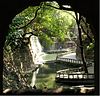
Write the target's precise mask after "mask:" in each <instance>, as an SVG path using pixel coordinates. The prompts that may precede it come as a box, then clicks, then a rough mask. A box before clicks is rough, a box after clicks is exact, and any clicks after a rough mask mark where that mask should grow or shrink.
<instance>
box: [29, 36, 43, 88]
mask: <svg viewBox="0 0 100 96" xmlns="http://www.w3.org/2000/svg"><path fill="white" fill-rule="evenodd" d="M29 49H30V52H31V55H32V59H33V62H34V64H33V68H34V70H35V71H33V76H32V80H31V84H30V85H31V86H32V87H33V86H34V85H35V81H36V75H37V74H38V72H39V66H40V65H42V64H43V63H44V60H43V59H42V53H43V52H42V47H41V44H40V42H39V39H38V37H36V36H34V35H32V36H31V37H30V44H29Z"/></svg>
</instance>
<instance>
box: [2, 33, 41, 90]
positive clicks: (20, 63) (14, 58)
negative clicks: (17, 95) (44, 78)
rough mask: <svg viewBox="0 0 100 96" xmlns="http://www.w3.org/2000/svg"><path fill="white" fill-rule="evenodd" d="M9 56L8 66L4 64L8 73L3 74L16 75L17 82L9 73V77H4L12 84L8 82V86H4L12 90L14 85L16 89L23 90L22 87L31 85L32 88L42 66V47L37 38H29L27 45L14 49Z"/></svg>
mask: <svg viewBox="0 0 100 96" xmlns="http://www.w3.org/2000/svg"><path fill="white" fill-rule="evenodd" d="M11 54H12V55H11V57H10V58H11V62H10V66H9V64H6V63H5V65H6V67H7V66H8V67H10V68H8V67H7V68H8V69H9V70H8V69H7V68H6V69H7V71H8V72H5V73H4V74H6V73H9V72H11V73H13V74H15V75H17V77H18V81H19V82H17V81H16V78H15V77H14V76H13V75H12V74H10V73H9V76H7V75H6V77H7V78H9V80H10V79H11V81H12V83H11V82H10V85H7V84H6V85H7V86H9V87H11V88H12V86H13V87H15V84H16V85H18V87H17V88H23V86H24V85H25V86H27V85H28V86H30V84H31V86H32V87H33V86H34V85H35V81H36V75H37V74H38V71H39V67H40V65H41V64H43V59H42V57H41V55H42V47H41V44H40V42H39V39H38V37H36V36H33V35H32V36H31V37H30V38H29V43H28V45H25V44H22V45H21V47H20V48H16V50H14V51H13V52H12V53H11ZM8 62H9V61H8ZM10 77H11V78H10ZM6 82H8V81H6ZM23 84H24V85H23Z"/></svg>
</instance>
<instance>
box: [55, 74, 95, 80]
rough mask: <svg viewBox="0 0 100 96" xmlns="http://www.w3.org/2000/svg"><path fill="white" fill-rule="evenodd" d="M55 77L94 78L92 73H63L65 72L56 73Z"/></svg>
mask: <svg viewBox="0 0 100 96" xmlns="http://www.w3.org/2000/svg"><path fill="white" fill-rule="evenodd" d="M56 78H64V79H94V74H85V73H84V74H80V73H77V74H75V73H74V74H65V73H57V74H56Z"/></svg>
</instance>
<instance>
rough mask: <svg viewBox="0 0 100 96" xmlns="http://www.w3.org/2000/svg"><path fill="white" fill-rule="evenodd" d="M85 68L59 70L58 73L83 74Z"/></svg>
mask: <svg viewBox="0 0 100 96" xmlns="http://www.w3.org/2000/svg"><path fill="white" fill-rule="evenodd" d="M82 71H83V68H82V67H79V68H69V69H64V70H59V71H57V73H65V74H66V73H68V72H82Z"/></svg>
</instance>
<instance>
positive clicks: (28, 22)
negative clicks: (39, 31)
mask: <svg viewBox="0 0 100 96" xmlns="http://www.w3.org/2000/svg"><path fill="white" fill-rule="evenodd" d="M40 9H41V6H39V8H38V9H37V10H36V12H35V16H34V18H33V19H32V20H31V21H29V22H28V23H27V24H26V25H24V26H22V27H19V28H16V29H17V30H19V29H23V28H25V27H26V26H28V25H29V24H31V23H32V22H33V21H34V20H35V18H36V17H37V14H38V11H39V10H40Z"/></svg>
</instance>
